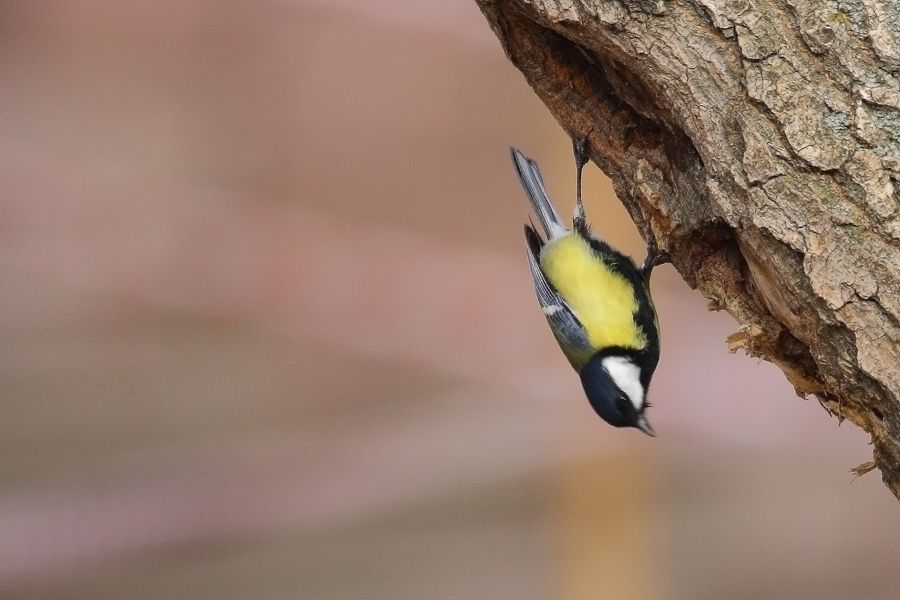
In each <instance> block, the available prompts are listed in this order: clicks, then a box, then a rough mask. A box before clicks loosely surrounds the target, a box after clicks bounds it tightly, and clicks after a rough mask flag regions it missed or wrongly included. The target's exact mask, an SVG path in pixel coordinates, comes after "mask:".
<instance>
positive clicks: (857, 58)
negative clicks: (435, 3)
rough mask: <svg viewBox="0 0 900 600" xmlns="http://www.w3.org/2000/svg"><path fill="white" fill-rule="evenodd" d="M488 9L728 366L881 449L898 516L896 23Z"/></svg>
mask: <svg viewBox="0 0 900 600" xmlns="http://www.w3.org/2000/svg"><path fill="white" fill-rule="evenodd" d="M477 2H478V4H479V5H480V7H481V9H482V11H483V12H484V14H485V16H486V17H487V19H488V21H489V23H490V25H491V27H492V28H493V30H494V32H495V33H496V34H497V36H498V37H499V38H500V41H501V43H502V44H503V47H504V48H505V50H506V52H507V55H508V56H509V58H510V60H512V62H513V63H514V64H515V65H516V66H517V67H518V68H519V69H520V70H521V71H522V73H523V74H524V75H525V77H526V78H527V80H528V81H529V83H530V84H531V85H532V87H533V88H534V90H535V91H536V92H537V94H538V95H539V96H540V97H541V99H542V100H543V101H544V103H545V104H546V105H547V106H548V107H549V109H550V110H551V111H552V112H553V114H554V115H555V116H556V117H557V119H558V120H559V121H560V123H561V124H562V125H563V127H565V128H566V129H567V130H568V131H569V132H570V133H571V134H573V135H576V136H581V137H587V138H588V139H589V141H590V145H591V155H592V158H593V160H594V161H595V162H596V163H597V164H598V165H600V167H601V168H602V169H603V170H604V171H605V172H606V173H607V174H608V175H609V176H610V177H611V178H612V180H613V184H614V186H615V189H616V192H617V193H618V195H619V198H620V199H621V200H622V202H623V203H624V204H625V206H626V208H627V209H628V211H629V212H630V214H631V216H632V218H633V219H634V221H635V223H636V224H637V226H638V228H639V229H640V231H641V233H642V235H643V236H644V238H645V239H646V240H647V241H648V242H655V243H656V244H657V245H658V246H659V247H660V248H662V249H664V250H667V251H669V253H670V254H671V256H672V259H673V264H674V266H675V267H676V268H677V269H678V271H679V272H680V273H681V275H682V277H684V279H685V281H687V282H688V284H690V285H691V286H692V287H695V288H698V289H700V290H701V291H702V292H703V293H704V294H705V295H706V296H707V297H708V298H709V299H710V301H711V305H712V306H713V307H714V308H716V309H720V308H721V309H725V310H727V311H728V312H730V313H731V314H732V315H734V317H735V318H736V319H737V320H738V321H739V322H740V323H742V326H741V328H740V330H739V331H738V332H737V333H736V334H735V335H733V336H732V337H731V338H730V340H729V342H730V344H731V346H732V349H737V348H743V349H745V350H746V351H747V352H749V353H751V354H753V355H755V356H759V357H762V358H765V359H767V360H770V361H772V362H774V363H776V364H778V365H779V366H780V367H781V368H782V369H783V370H784V372H785V374H786V375H787V377H788V379H789V380H790V381H791V383H792V384H793V385H794V387H795V388H796V389H797V393H798V394H801V395H808V394H815V395H816V396H817V397H818V398H819V399H820V401H821V403H822V405H823V406H824V408H825V409H826V410H828V411H829V412H831V413H833V414H835V415H837V416H838V417H839V418H841V419H843V418H846V419H849V420H850V421H852V422H853V423H855V424H857V425H858V426H859V427H861V428H863V429H865V430H866V431H867V432H869V433H870V434H871V435H872V441H873V444H874V461H875V464H876V465H877V466H878V467H879V468H880V469H881V472H882V478H883V479H884V482H885V483H886V484H887V486H888V487H889V488H890V489H891V491H892V492H893V493H894V494H895V495H897V496H898V497H900V216H898V208H897V207H898V191H897V186H898V182H900V84H898V78H897V76H896V75H897V72H898V69H900V4H898V3H896V2H894V1H893V0H839V1H828V2H820V1H818V0H787V1H785V2H778V1H772V0H673V1H671V2H665V1H663V0H530V1H529V0H477Z"/></svg>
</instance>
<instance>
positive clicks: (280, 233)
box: [0, 0, 900, 600]
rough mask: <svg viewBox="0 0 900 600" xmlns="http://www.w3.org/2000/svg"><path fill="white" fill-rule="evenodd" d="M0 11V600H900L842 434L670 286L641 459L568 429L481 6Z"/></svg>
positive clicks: (535, 126) (858, 455)
mask: <svg viewBox="0 0 900 600" xmlns="http://www.w3.org/2000/svg"><path fill="white" fill-rule="evenodd" d="M0 22H2V35H0V45H2V54H0V103H2V107H3V110H2V111H0V122H2V131H3V132H4V134H3V136H2V138H0V186H2V188H0V189H2V194H0V357H2V360H0V410H2V413H0V414H2V419H0V447H2V449H3V457H4V460H3V461H2V463H0V596H2V597H3V598H22V599H25V598H28V599H50V598H85V599H88V598H90V599H106V598H110V599H112V598H135V599H144V598H146V599H150V598H177V599H181V598H184V599H196V598H222V599H231V598H234V599H239V598H254V599H258V598H263V599H268V598H273V599H275V598H304V599H306V598H310V599H345V598H366V599H380V598H384V599H394V598H429V599H445V598H446V599H450V598H510V599H512V598H514V599H517V600H523V599H524V600H527V599H544V598H547V599H556V598H565V599H574V600H579V599H582V598H585V599H587V598H622V599H627V600H631V599H636V600H640V599H684V600H688V599H690V600H703V599H710V600H712V599H719V598H729V599H738V600H741V599H747V600H750V599H753V600H756V599H758V598H770V599H782V598H783V599H793V600H797V599H800V600H802V599H807V598H808V599H816V600H828V599H844V598H853V599H855V600H869V599H870V600H881V599H885V600H887V599H894V598H896V597H897V593H898V592H897V590H898V589H900V572H898V571H897V569H896V564H897V562H896V560H897V559H898V558H900V554H898V551H900V537H898V535H897V534H898V531H900V529H898V525H900V515H898V511H897V506H896V501H895V500H894V499H893V498H892V497H891V496H890V494H889V493H888V492H887V491H886V490H885V489H884V488H883V487H882V485H881V483H880V480H879V477H878V474H877V473H873V474H870V475H867V476H865V477H863V478H861V479H859V480H856V481H853V482H851V479H852V478H851V476H850V475H849V474H848V469H850V468H851V467H853V466H855V465H857V464H859V463H861V462H864V461H866V460H868V459H869V458H870V447H869V446H868V445H867V438H866V436H865V435H864V434H863V433H862V432H860V431H858V430H856V429H854V428H853V427H852V426H850V425H849V424H846V425H844V426H841V427H838V423H837V421H836V420H834V419H831V418H829V417H828V416H827V415H826V413H825V412H824V411H823V410H822V409H820V408H819V406H818V405H817V403H816V402H815V401H814V400H811V399H810V400H802V399H799V398H797V397H795V395H794V393H793V390H792V389H791V388H790V386H789V385H788V384H787V383H786V382H785V381H784V378H783V377H782V375H781V374H780V372H778V370H777V369H775V368H774V367H772V366H771V365H768V364H765V363H758V362H757V361H756V360H754V359H750V358H747V357H744V356H741V355H737V356H736V355H730V354H728V353H727V351H726V346H725V343H724V338H725V336H726V335H728V334H729V333H731V332H732V331H734V330H735V329H736V328H737V324H736V323H734V321H733V320H732V319H731V318H730V317H728V316H727V315H724V314H715V313H709V312H707V311H706V309H705V301H704V299H703V298H702V297H701V296H700V295H699V294H697V293H695V292H692V291H690V290H688V289H687V288H686V286H685V285H684V283H683V282H682V281H681V280H680V279H679V278H678V276H677V275H676V274H675V273H674V272H673V271H672V269H671V267H662V268H660V269H659V271H658V272H657V275H655V277H654V283H653V287H654V293H655V297H656V299H657V301H656V303H657V306H658V308H659V311H660V318H661V322H662V327H663V358H662V361H661V363H660V367H659V370H658V371H657V376H656V378H655V381H654V385H653V388H652V390H651V397H652V401H653V403H654V407H653V409H652V413H651V415H652V422H653V424H654V427H655V428H656V429H657V432H658V433H659V437H658V438H657V439H652V440H651V439H648V438H645V437H644V436H642V435H640V434H639V433H637V432H634V431H620V430H613V429H611V428H608V427H606V426H605V425H604V424H603V423H601V422H600V421H599V419H597V418H596V417H595V416H594V415H593V413H592V412H591V410H590V407H589V406H588V404H587V402H586V401H585V399H584V398H583V395H582V393H581V390H580V386H579V383H578V380H577V377H576V376H574V374H573V373H571V372H570V370H569V367H568V366H567V364H566V362H565V360H564V359H563V357H562V355H561V354H560V353H559V351H558V349H557V348H556V346H555V343H554V341H553V339H552V337H551V335H550V333H549V331H548V330H547V328H546V324H545V323H544V320H543V318H542V316H541V314H540V311H539V310H538V309H537V306H536V301H535V299H534V296H533V291H532V289H531V284H530V280H529V276H528V274H527V269H526V266H525V262H524V247H523V241H522V239H521V238H522V229H521V225H522V223H523V222H525V220H526V219H527V206H526V203H525V200H524V197H523V194H522V192H521V190H520V189H519V187H518V183H517V181H516V179H515V177H514V175H513V171H512V169H511V166H510V164H509V159H508V156H507V150H506V148H507V146H508V145H509V144H516V145H518V146H520V147H521V148H523V149H524V150H525V151H526V152H527V153H528V154H530V155H532V156H534V157H535V158H536V159H537V160H538V161H539V162H540V163H541V165H542V166H543V169H544V172H545V177H546V179H547V183H548V187H549V188H550V191H551V195H552V196H554V197H555V198H556V199H557V201H558V203H559V204H560V205H562V206H563V207H564V209H566V210H568V208H569V207H570V206H571V199H572V198H573V195H574V169H573V166H572V161H571V157H570V146H569V142H568V140H567V139H566V137H565V134H564V133H563V132H562V131H561V130H560V128H559V127H558V125H557V124H556V123H555V122H554V121H553V119H552V117H550V115H549V114H548V113H547V111H546V110H545V109H544V108H543V106H542V105H541V104H540V103H539V101H538V100H537V99H536V98H535V96H534V95H533V94H532V92H531V90H530V89H529V88H528V86H527V85H526V84H525V82H524V81H523V79H522V78H521V76H520V75H519V74H518V72H517V71H516V70H515V69H514V68H513V67H512V66H511V65H510V64H509V63H508V62H507V61H506V59H505V57H504V55H503V53H502V51H501V49H500V47H499V44H498V43H497V41H496V40H495V39H494V37H493V35H492V34H491V32H490V30H489V29H488V27H487V25H486V24H485V22H484V21H483V19H482V17H481V15H480V14H479V13H478V11H477V9H476V8H475V6H474V4H473V3H471V2H468V1H466V2H453V3H446V2H437V1H431V2H419V1H413V0H393V1H391V2H377V3H376V2H359V1H353V2H352V1H350V0H339V1H330V2H329V1H325V0H319V1H308V2H298V1H291V0H280V1H279V0H267V1H259V2H240V1H237V0H231V1H225V2H210V1H204V0H187V1H181V2H174V1H171V0H164V1H162V2H156V3H138V2H127V1H126V2H117V3H113V2H101V1H98V0H84V1H81V2H78V3H72V2H63V1H60V0H56V1H50V2H42V3H27V2H8V3H3V4H0ZM585 185H586V190H587V195H588V211H589V217H590V218H591V220H592V222H593V223H594V226H595V228H596V230H597V231H598V232H600V233H601V234H602V235H604V236H606V237H607V238H608V239H609V240H610V241H611V242H612V243H614V244H616V245H618V246H620V247H622V248H623V249H624V250H626V251H628V252H630V253H632V254H633V255H634V256H636V257H638V258H640V257H642V255H643V249H642V248H641V244H640V241H639V239H638V238H637V236H636V234H635V232H634V227H633V225H632V224H631V223H630V222H629V221H628V219H627V216H626V215H625V212H624V210H623V209H622V208H621V206H620V205H619V204H618V203H617V201H616V200H615V198H614V196H613V195H612V193H611V189H610V186H609V184H608V182H607V180H606V179H605V178H604V177H603V176H602V174H600V173H599V171H598V170H597V169H596V167H593V166H591V167H589V168H588V173H587V178H586V184H585Z"/></svg>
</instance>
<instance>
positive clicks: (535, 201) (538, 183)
mask: <svg viewBox="0 0 900 600" xmlns="http://www.w3.org/2000/svg"><path fill="white" fill-rule="evenodd" d="M509 153H510V155H511V156H512V159H513V165H514V166H515V167H516V174H518V176H519V181H520V182H521V184H522V188H524V189H525V193H526V194H527V195H528V200H529V202H530V203H531V208H532V210H534V214H535V215H536V216H537V218H538V221H540V223H541V227H542V228H543V230H544V233H545V234H546V235H547V239H553V238H555V237H558V236H560V235H562V234H564V233H565V232H566V231H567V229H566V227H565V226H564V225H563V224H562V221H560V218H559V214H557V212H556V209H555V208H554V207H553V203H552V202H550V198H549V197H548V196H547V190H546V189H545V188H544V180H543V178H542V177H541V171H540V169H539V168H538V165H537V163H536V162H534V161H533V160H531V159H530V158H528V157H527V156H525V155H524V154H522V153H521V152H519V150H518V149H517V148H515V147H512V146H511V147H510V149H509Z"/></svg>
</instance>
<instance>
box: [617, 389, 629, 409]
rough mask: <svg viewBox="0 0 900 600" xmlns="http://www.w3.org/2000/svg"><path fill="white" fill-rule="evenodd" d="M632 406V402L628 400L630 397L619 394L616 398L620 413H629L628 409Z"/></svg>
mask: <svg viewBox="0 0 900 600" xmlns="http://www.w3.org/2000/svg"><path fill="white" fill-rule="evenodd" d="M630 405H631V401H630V400H628V396H626V395H625V394H619V395H618V396H616V408H618V409H619V412H623V413H624V412H628V408H629V406H630Z"/></svg>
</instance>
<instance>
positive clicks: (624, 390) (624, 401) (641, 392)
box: [579, 354, 656, 436]
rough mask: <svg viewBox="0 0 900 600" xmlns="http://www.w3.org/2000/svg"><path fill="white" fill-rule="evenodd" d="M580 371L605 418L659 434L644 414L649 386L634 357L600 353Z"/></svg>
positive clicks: (582, 379) (594, 402)
mask: <svg viewBox="0 0 900 600" xmlns="http://www.w3.org/2000/svg"><path fill="white" fill-rule="evenodd" d="M579 374H580V375H581V385H582V386H584V392H585V394H586V395H587V398H588V401H589V402H590V403H591V406H592V407H593V408H594V410H595V411H596V412H597V414H598V415H600V417H601V418H602V419H603V420H604V421H606V422H607V423H609V424H610V425H612V426H613V427H635V428H637V429H640V430H641V431H643V432H644V433H646V434H647V435H650V436H655V435H656V434H655V433H654V432H653V428H652V427H650V423H648V422H647V419H646V417H645V416H644V411H645V410H646V408H647V403H646V399H645V395H646V393H647V390H646V388H645V387H644V385H643V384H642V383H641V369H640V367H639V366H638V365H637V364H635V363H634V361H633V360H632V359H631V357H628V356H621V355H606V356H603V355H602V354H597V355H595V356H594V357H592V358H591V359H590V360H589V361H588V362H587V364H585V365H584V367H582V369H581V371H580V373H579Z"/></svg>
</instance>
